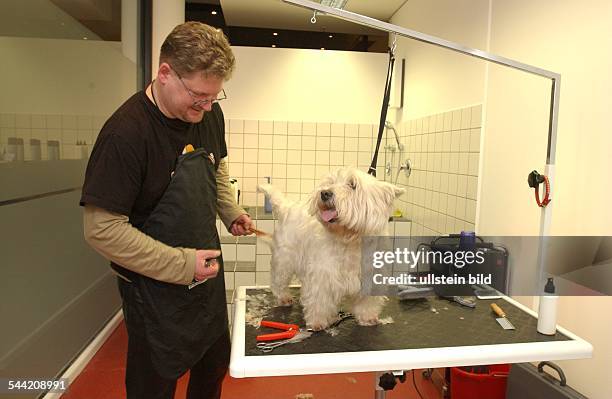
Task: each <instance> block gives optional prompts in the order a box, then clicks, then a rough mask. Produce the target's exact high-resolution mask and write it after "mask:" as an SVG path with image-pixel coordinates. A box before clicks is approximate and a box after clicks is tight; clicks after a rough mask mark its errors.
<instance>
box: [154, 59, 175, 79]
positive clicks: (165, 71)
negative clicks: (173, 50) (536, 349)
mask: <svg viewBox="0 0 612 399" xmlns="http://www.w3.org/2000/svg"><path fill="white" fill-rule="evenodd" d="M171 74H172V67H170V64H168V63H167V62H162V63H161V64H159V68H158V69H157V78H156V79H157V80H158V81H159V82H160V83H161V84H166V83H167V82H168V80H169V79H170V75H171Z"/></svg>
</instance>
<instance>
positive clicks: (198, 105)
mask: <svg viewBox="0 0 612 399" xmlns="http://www.w3.org/2000/svg"><path fill="white" fill-rule="evenodd" d="M168 67H169V66H168ZM166 82H167V84H166V85H165V86H166V93H167V94H168V100H167V101H166V104H167V106H168V107H169V108H170V109H169V111H170V112H171V113H172V115H173V116H174V117H176V118H178V119H180V120H182V121H185V122H190V123H197V122H200V121H201V120H202V118H203V117H204V112H208V111H210V110H211V108H212V102H211V101H210V100H214V99H216V98H218V97H219V96H222V94H221V91H222V90H223V79H222V78H219V77H217V76H212V75H209V76H204V75H203V74H201V73H199V72H194V73H191V74H189V75H185V76H182V75H179V74H177V73H176V71H175V70H174V69H172V67H169V71H168V73H167V74H166Z"/></svg>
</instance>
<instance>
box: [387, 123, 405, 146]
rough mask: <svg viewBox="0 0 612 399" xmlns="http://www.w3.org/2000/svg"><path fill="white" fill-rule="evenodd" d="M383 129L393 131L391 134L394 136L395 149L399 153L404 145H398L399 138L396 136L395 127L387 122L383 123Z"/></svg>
mask: <svg viewBox="0 0 612 399" xmlns="http://www.w3.org/2000/svg"><path fill="white" fill-rule="evenodd" d="M385 127H386V128H387V129H389V130H393V134H394V135H395V141H396V142H397V148H398V149H399V150H400V151H402V150H403V149H404V145H403V144H401V143H400V140H399V136H398V134H397V130H395V127H394V126H393V124H392V123H391V122H389V121H385Z"/></svg>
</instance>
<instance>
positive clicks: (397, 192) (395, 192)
mask: <svg viewBox="0 0 612 399" xmlns="http://www.w3.org/2000/svg"><path fill="white" fill-rule="evenodd" d="M383 184H384V186H385V189H386V190H388V191H389V192H390V193H391V194H392V196H393V198H397V197H399V196H400V195H402V194H404V193H405V192H406V189H404V188H401V187H398V186H396V185H395V184H391V183H387V182H383Z"/></svg>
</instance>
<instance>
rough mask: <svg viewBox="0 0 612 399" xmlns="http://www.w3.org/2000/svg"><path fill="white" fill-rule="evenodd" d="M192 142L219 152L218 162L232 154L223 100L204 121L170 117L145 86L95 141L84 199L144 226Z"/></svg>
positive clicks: (214, 106) (217, 154)
mask: <svg viewBox="0 0 612 399" xmlns="http://www.w3.org/2000/svg"><path fill="white" fill-rule="evenodd" d="M187 144H192V145H193V146H194V147H195V148H202V147H203V148H204V149H206V151H207V152H208V153H212V154H213V155H214V158H215V159H214V160H215V168H217V167H218V166H219V161H220V159H221V158H224V157H226V156H227V147H226V144H225V122H224V119H223V112H222V111H221V107H220V106H219V104H216V103H215V104H213V107H212V110H211V111H210V112H206V113H205V114H204V118H203V119H202V121H201V122H199V123H193V124H192V123H187V122H183V121H181V120H178V119H169V118H167V117H166V116H164V114H162V113H161V111H160V110H159V109H158V108H157V107H156V106H155V104H153V102H152V101H151V100H150V99H149V98H148V97H147V95H146V94H145V93H144V92H143V91H141V92H138V93H136V94H134V95H133V96H132V97H130V98H129V99H128V100H127V101H126V102H125V103H124V104H123V105H122V106H121V107H119V109H117V111H115V113H114V114H113V115H112V116H111V117H110V118H109V119H108V121H106V123H105V124H104V126H103V127H102V130H101V131H100V134H99V135H98V139H97V140H96V143H95V145H94V148H93V151H92V153H91V157H90V159H89V163H88V165H87V170H86V172H85V182H84V183H83V192H82V196H81V201H80V205H81V206H83V205H85V204H90V205H94V206H97V207H99V208H103V209H106V210H108V211H111V212H115V213H119V214H122V215H126V216H128V217H129V219H130V223H131V224H132V225H133V226H134V227H136V228H140V227H141V226H142V225H143V224H144V222H145V220H146V219H147V218H148V217H149V215H150V214H151V212H152V211H153V209H154V208H155V206H156V205H157V203H158V202H159V200H160V199H161V197H162V195H163V194H164V192H165V191H166V188H167V187H168V184H169V183H170V178H171V174H172V172H173V171H174V168H175V166H176V161H177V158H178V156H179V155H180V154H181V153H182V151H183V148H184V147H185V145H187Z"/></svg>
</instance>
